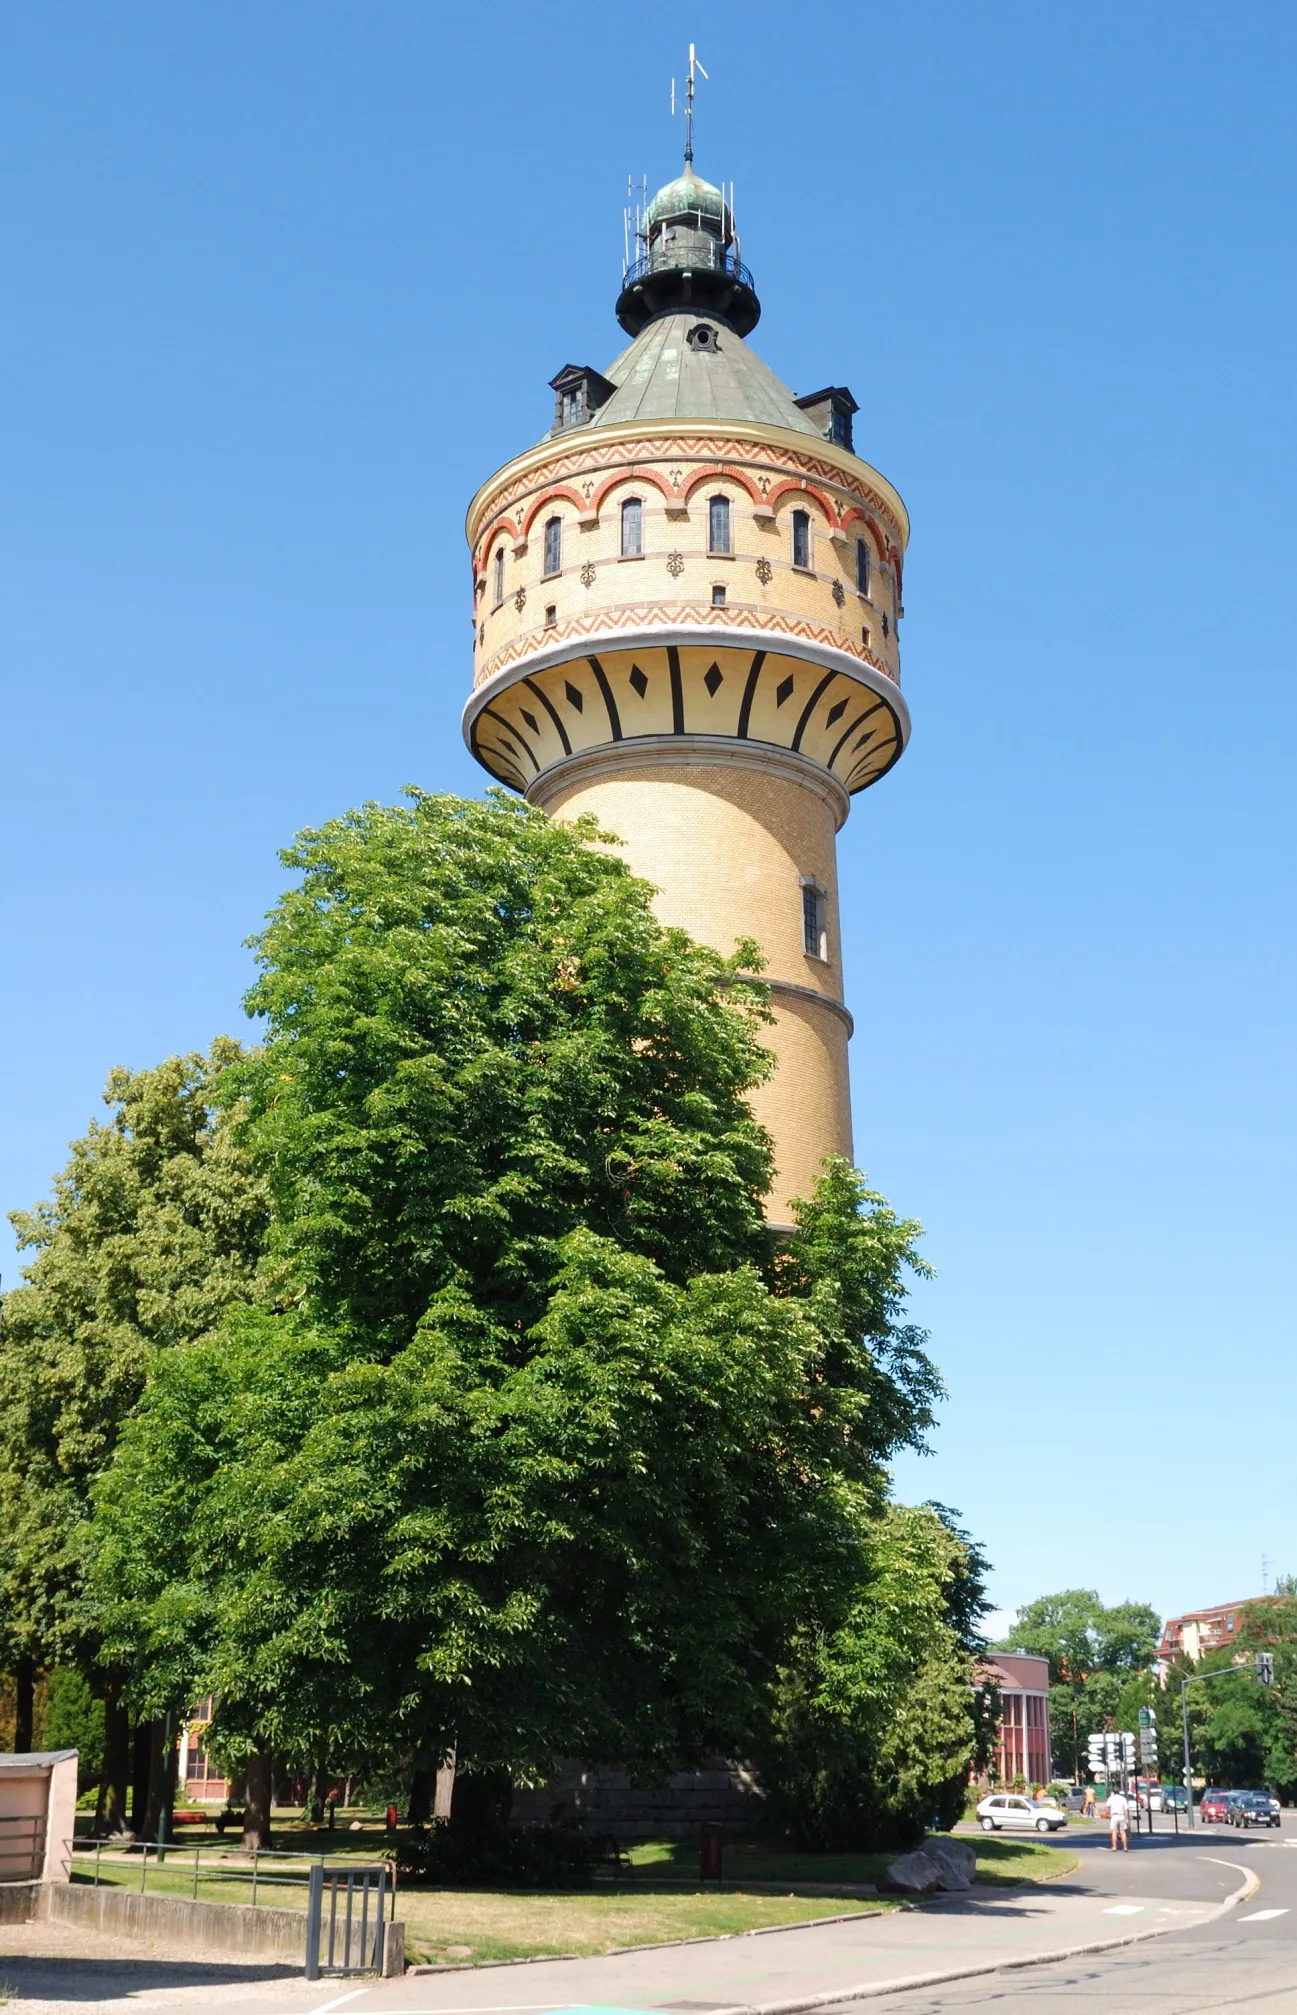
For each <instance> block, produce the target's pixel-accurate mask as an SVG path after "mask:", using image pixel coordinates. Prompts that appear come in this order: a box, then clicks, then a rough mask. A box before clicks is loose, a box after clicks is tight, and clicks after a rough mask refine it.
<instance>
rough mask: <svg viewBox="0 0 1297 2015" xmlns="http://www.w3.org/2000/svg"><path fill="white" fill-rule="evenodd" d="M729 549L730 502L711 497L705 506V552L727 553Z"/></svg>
mask: <svg viewBox="0 0 1297 2015" xmlns="http://www.w3.org/2000/svg"><path fill="white" fill-rule="evenodd" d="M729 549H730V500H729V498H728V497H713V498H711V500H710V502H709V503H708V506H707V550H708V552H709V553H728V552H729Z"/></svg>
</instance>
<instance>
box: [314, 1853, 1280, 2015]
mask: <svg viewBox="0 0 1297 2015" xmlns="http://www.w3.org/2000/svg"><path fill="white" fill-rule="evenodd" d="M1251 1886H1252V1885H1251V1883H1250V1882H1243V1883H1241V1884H1240V1885H1239V1887H1238V1889H1237V1890H1236V1891H1235V1894H1234V1897H1233V1898H1232V1902H1237V1901H1238V1900H1240V1899H1241V1897H1242V1895H1243V1894H1244V1893H1245V1892H1246V1891H1248V1890H1250V1887H1251ZM1225 1907H1231V1905H1227V1906H1225ZM1220 1910H1221V1905H1219V1904H1213V1903H1206V1902H1203V1903H1187V1902H1176V1901H1168V1900H1167V1899H1166V1898H1165V1897H1156V1896H1150V1897H1127V1898H1124V1899H1123V1900H1122V1901H1121V1902H1114V1901H1113V1899H1112V1898H1111V1897H1109V1896H1103V1895H1076V1894H1074V1893H1072V1894H1059V1893H1057V1892H1051V1890H1050V1889H1049V1888H1048V1886H1047V1885H1041V1886H1032V1887H1024V1888H1022V1889H1015V1890H1007V1891H1005V1892H1003V1893H1002V1894H995V1895H986V1894H985V1893H983V1894H982V1895H980V1896H978V1897H977V1899H976V1900H975V1901H974V1900H969V1899H966V1898H961V1897H951V1898H949V1899H947V1900H943V1901H941V1902H938V1903H928V1904H925V1905H923V1906H922V1907H921V1908H916V1909H908V1910H902V1911H898V1912H895V1913H893V1914H891V1915H888V1916H878V1917H854V1918H851V1919H849V1920H848V1921H846V1922H843V1923H838V1924H823V1925H820V1926H819V1927H818V1928H812V1927H798V1928H796V1929H791V1930H786V1931H758V1932H752V1933H749V1934H747V1935H745V1936H743V1937H739V1938H727V1939H722V1940H712V1941H706V1942H699V1943H696V1944H689V1945H674V1946H656V1947H653V1948H651V1949H648V1950H644V1951H637V1952H625V1953H615V1954H609V1955H607V1956H606V1957H604V1958H601V1959H564V1960H555V1959H538V1960H534V1961H532V1962H530V1963H529V1964H527V1965H525V1966H508V1967H478V1968H475V1969H474V1970H473V1971H471V1972H459V1973H453V1974H444V1973H442V1974H433V1973H420V1974H411V1975H407V1977H406V1978H405V1979H404V1980H403V1981H398V1982H392V1983H391V1985H390V1986H384V1987H382V1988H377V1987H375V1988H374V1989H372V1990H370V1991H369V1992H367V1993H366V1994H365V1995H364V1996H363V1998H362V1997H359V1996H358V1997H357V1998H356V1999H355V2000H354V2001H351V2002H349V2003H348V2006H349V2007H350V2008H352V2009H354V2010H355V2015H368V2011H369V2010H370V2009H371V2008H372V2009H373V2010H374V2011H375V2015H378V2011H380V2010H381V2011H384V2015H386V2011H387V2010H389V2009H390V2010H392V2011H393V2015H396V2011H398V2010H408V2011H415V2010H418V2011H420V2015H451V2012H452V2011H454V2015H477V2011H481V2015H487V2011H493V2015H501V2011H504V2010H521V2009H524V2008H525V2009H527V2010H530V2011H534V2015H541V2011H543V2010H545V2009H569V2008H583V2009H584V2008H594V2009H597V2008H601V2007H603V2008H618V2009H644V2010H653V2009H663V2010H669V2011H672V2015H677V2011H678V2012H679V2015H693V2011H698V2015H703V2011H705V2010H720V2009H743V2010H750V2011H761V2015H792V2011H794V2010H797V2009H807V2008H816V2007H825V2006H829V2005H831V2004H832V2003H834V2002H837V2001H844V2000H850V1999H854V1998H856V1997H857V1996H858V1995H861V1994H870V1995H873V1994H883V1993H887V1992H889V1991H894V1990H895V1989H896V1988H898V1987H902V1986H904V1987H918V1986H923V1985H933V1984H936V1983H937V1982H939V1981H942V1980H949V1979H958V1978H963V1977H966V1976H967V1975H969V1974H973V1973H979V1972H992V1971H994V1970H995V1969H996V1968H998V1967H1002V1966H1021V1965H1030V1964H1032V1963H1033V1962H1038V1961H1040V1960H1043V1959H1047V1958H1065V1957H1067V1956H1069V1955H1070V1954H1071V1953H1073V1952H1076V1951H1096V1950H1100V1949H1102V1948H1103V1947H1105V1946H1115V1945H1121V1944H1127V1943H1129V1942H1131V1941H1132V1940H1133V1939H1136V1938H1141V1937H1148V1936H1150V1935H1152V1934H1153V1933H1155V1932H1159V1931H1170V1930H1190V1929H1192V1928H1193V1926H1195V1925H1198V1924H1203V1923H1206V1922H1207V1921H1208V1920H1209V1919H1210V1918H1212V1917H1213V1916H1216V1915H1218V1914H1219V1913H1220ZM326 1998H328V1997H326Z"/></svg>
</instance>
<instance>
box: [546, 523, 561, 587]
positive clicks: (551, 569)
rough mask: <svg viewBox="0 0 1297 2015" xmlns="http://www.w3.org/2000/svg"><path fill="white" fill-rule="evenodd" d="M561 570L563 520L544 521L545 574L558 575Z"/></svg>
mask: <svg viewBox="0 0 1297 2015" xmlns="http://www.w3.org/2000/svg"><path fill="white" fill-rule="evenodd" d="M562 570H563V520H562V519H561V518H546V520H545V572H546V574H558V573H561V572H562Z"/></svg>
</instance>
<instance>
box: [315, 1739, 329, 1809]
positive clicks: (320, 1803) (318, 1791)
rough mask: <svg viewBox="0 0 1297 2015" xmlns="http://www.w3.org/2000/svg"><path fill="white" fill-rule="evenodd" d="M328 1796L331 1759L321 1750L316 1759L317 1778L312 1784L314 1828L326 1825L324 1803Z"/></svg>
mask: <svg viewBox="0 0 1297 2015" xmlns="http://www.w3.org/2000/svg"><path fill="white" fill-rule="evenodd" d="M328 1795H329V1757H328V1752H327V1751H326V1750H324V1749H321V1751H320V1753H319V1755H318V1756H317V1757H316V1759H315V1776H314V1778H313V1780H312V1784H311V1823H312V1825H314V1826H321V1825H323V1823H324V1801H325V1799H326V1798H327V1797H328Z"/></svg>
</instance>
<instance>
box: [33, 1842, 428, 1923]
mask: <svg viewBox="0 0 1297 2015" xmlns="http://www.w3.org/2000/svg"><path fill="white" fill-rule="evenodd" d="M63 1847H64V1849H65V1850H66V1852H67V1863H68V1872H69V1874H71V1872H72V1868H73V1865H74V1864H75V1863H76V1862H81V1863H88V1862H90V1861H91V1859H92V1855H91V1852H90V1850H91V1849H93V1850H94V1853H93V1863H94V1877H93V1887H95V1888H98V1887H99V1886H100V1882H101V1880H102V1876H103V1858H104V1849H105V1848H107V1849H108V1854H109V1861H110V1864H112V1865H116V1866H117V1867H120V1868H125V1867H127V1866H133V1864H134V1859H135V1854H136V1851H137V1848H138V1851H139V1856H140V1863H139V1865H140V1893H141V1895H143V1894H144V1892H145V1891H146V1890H147V1887H148V1878H149V1865H150V1855H151V1856H152V1866H153V1868H154V1870H155V1871H156V1870H157V1869H159V1868H165V1866H166V1864H167V1862H168V1861H171V1862H175V1863H179V1864H180V1865H181V1866H182V1867H183V1868H185V1869H188V1866H189V1857H190V1856H191V1855H192V1857H193V1888H192V1891H191V1895H192V1897H193V1898H194V1899H195V1900H196V1899H197V1896H198V1883H199V1878H200V1876H201V1877H202V1878H203V1879H204V1880H207V1881H213V1882H240V1883H249V1882H250V1883H251V1886H252V1903H251V1906H250V1907H251V1908H252V1909H254V1910H255V1909H256V1907H257V1892H258V1890H259V1889H261V1888H275V1887H280V1888H304V1887H305V1888H309V1886H310V1880H311V1870H312V1868H322V1869H324V1870H325V1871H326V1872H328V1873H335V1872H336V1873H338V1874H345V1873H347V1872H349V1871H351V1870H354V1869H357V1868H359V1867H360V1866H361V1865H362V1863H361V1861H360V1860H359V1858H353V1857H351V1856H349V1855H345V1854H334V1855H329V1854H322V1853H321V1854H313V1853H311V1852H310V1850H309V1849H297V1850H294V1849H293V1848H291V1847H251V1848H246V1847H245V1848H239V1847H204V1846H202V1845H201V1844H200V1845H198V1846H195V1847H190V1846H189V1845H188V1844H187V1843H186V1844H183V1845H181V1844H177V1843H176V1842H175V1841H162V1842H158V1841H155V1840H145V1841H141V1842H139V1843H137V1842H135V1841H125V1840H123V1839H122V1838H121V1837H120V1836H109V1837H107V1838H96V1837H94V1836H89V1837H87V1836H84V1835H83V1836H80V1837H78V1838H76V1839H72V1840H64V1842H63ZM374 1858H375V1859H377V1860H383V1861H386V1857H385V1856H381V1855H380V1856H377V1857H374ZM267 1861H272V1862H273V1861H279V1862H283V1861H292V1862H295V1863H296V1864H297V1865H296V1867H295V1868H266V1867H264V1866H263V1864H264V1863H265V1862H267ZM213 1864H215V1865H213ZM222 1864H224V1865H222ZM389 1865H390V1864H389ZM389 1894H390V1895H391V1896H392V1897H393V1899H394V1898H395V1894H396V1874H395V1868H394V1866H393V1867H392V1870H391V1878H390V1889H389Z"/></svg>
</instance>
